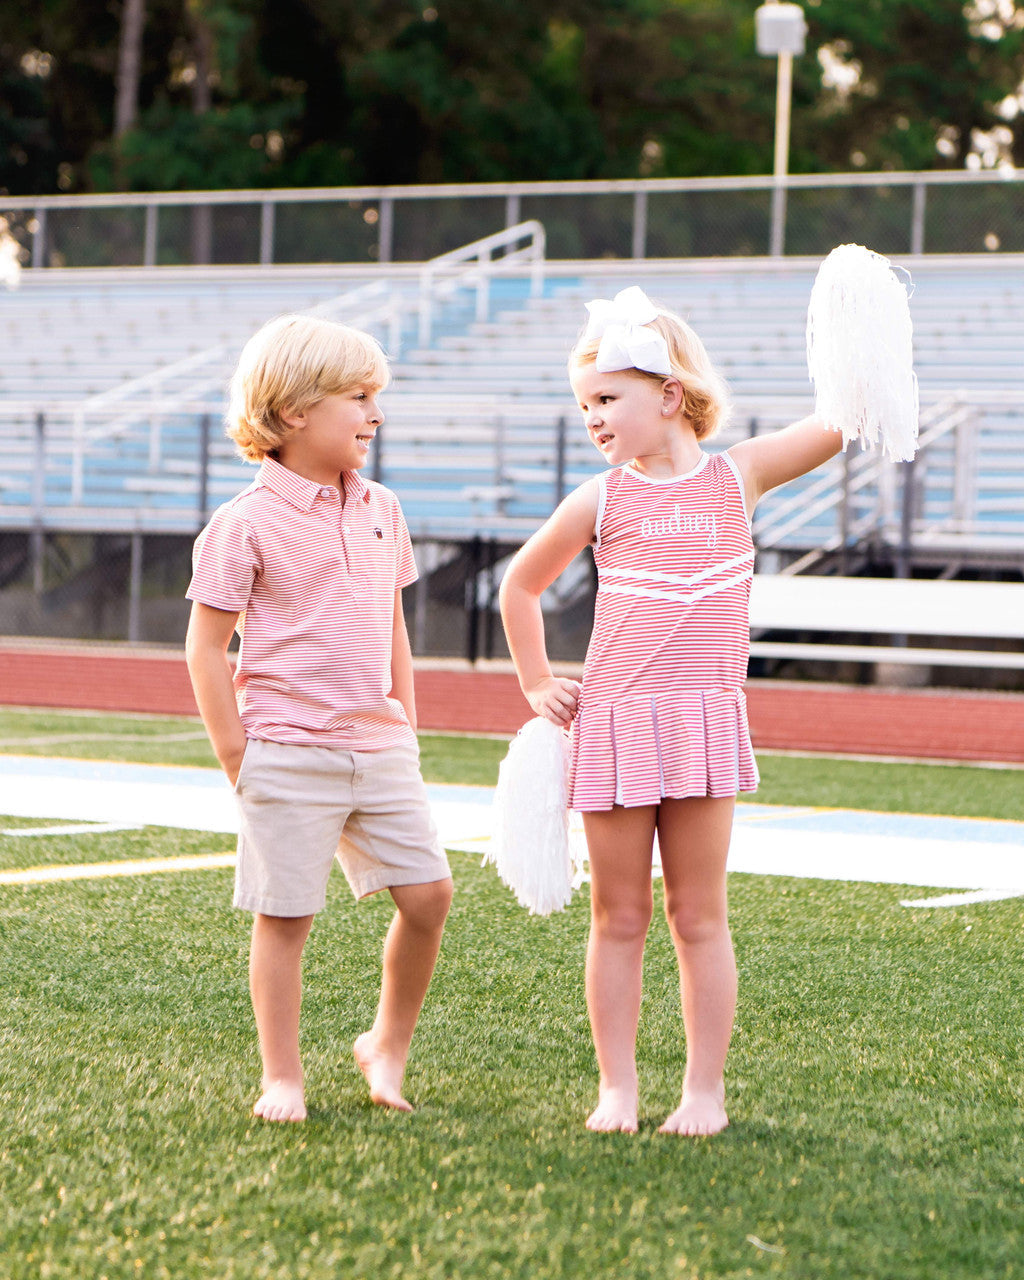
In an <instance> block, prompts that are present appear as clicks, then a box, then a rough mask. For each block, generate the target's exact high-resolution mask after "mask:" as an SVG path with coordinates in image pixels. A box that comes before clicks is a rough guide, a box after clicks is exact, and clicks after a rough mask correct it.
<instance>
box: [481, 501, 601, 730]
mask: <svg viewBox="0 0 1024 1280" xmlns="http://www.w3.org/2000/svg"><path fill="white" fill-rule="evenodd" d="M597 500H598V481H597V479H596V478H595V479H593V480H588V481H587V482H586V484H584V485H581V486H580V488H578V489H575V490H574V491H573V492H572V493H570V494H569V496H568V497H567V498H566V499H565V500H564V502H562V503H561V505H560V506H559V507H558V509H557V510H556V511H555V513H554V514H553V515H552V516H551V518H550V519H549V520H548V521H547V522H546V523H545V524H544V525H542V526H541V528H540V529H538V530H537V532H536V533H535V534H534V535H533V537H532V538H530V539H529V541H528V542H526V543H525V544H524V545H523V546H522V547H521V548H520V549H519V550H518V551H517V552H516V554H515V556H514V557H513V558H512V563H511V564H510V565H509V567H508V570H507V571H506V573H505V576H504V578H503V579H502V583H501V591H500V593H499V598H500V601H501V618H502V621H503V622H504V624H505V634H506V635H507V637H508V646H509V651H510V652H511V654H512V661H513V662H514V663H515V667H516V674H517V675H518V677H519V685H520V688H521V689H522V691H523V693H524V694H525V695H526V699H527V701H528V702H529V704H530V706H531V707H532V708H533V710H534V713H535V714H536V715H539V716H544V717H545V718H546V719H548V720H550V721H551V722H552V723H553V724H557V725H559V726H564V725H567V724H569V723H570V722H571V720H572V717H573V715H574V714H575V711H576V702H577V697H578V693H579V686H578V685H577V684H576V681H575V680H566V679H563V678H560V677H558V676H555V675H553V674H552V671H551V664H550V663H549V662H548V655H547V646H546V644H545V642H544V618H543V615H542V613H541V608H540V597H541V595H542V594H543V592H544V591H545V590H546V589H547V588H548V587H549V586H550V585H551V584H552V582H554V580H555V579H556V578H557V577H558V575H559V574H560V573H561V572H562V571H563V570H564V569H565V568H566V567H567V566H568V565H569V564H570V563H571V561H572V560H573V559H574V558H575V557H576V556H577V555H579V553H580V552H581V551H582V550H583V548H584V547H585V546H587V545H588V544H589V543H590V542H592V541H593V538H594V529H595V526H596V523H597Z"/></svg>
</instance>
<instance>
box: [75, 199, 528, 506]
mask: <svg viewBox="0 0 1024 1280" xmlns="http://www.w3.org/2000/svg"><path fill="white" fill-rule="evenodd" d="M522 241H526V243H525V245H523V246H522V247H521V248H518V249H514V250H511V251H508V250H509V246H511V245H519V244H520V242H522ZM499 250H506V252H505V254H504V256H502V257H500V258H492V256H491V255H492V254H493V253H495V252H497V251H499ZM544 251H545V236H544V228H543V226H542V225H541V224H540V223H539V222H537V221H533V220H531V221H527V222H523V223H519V224H517V225H516V226H514V227H507V228H506V229H505V230H504V231H499V232H496V233H495V234H494V235H490V236H485V237H483V239H480V240H474V241H472V242H471V243H470V244H467V245H463V246H461V247H460V248H458V249H453V250H451V251H449V252H448V253H444V254H441V255H440V256H438V257H437V258H432V259H431V260H430V261H429V262H427V263H425V264H424V266H423V267H422V269H421V270H420V272H419V277H418V289H417V294H416V296H415V297H414V298H405V297H402V296H401V295H399V294H396V293H395V292H394V291H393V289H392V288H391V286H390V285H389V284H388V282H387V281H373V282H371V283H369V284H365V285H359V286H357V287H356V288H355V289H349V290H347V291H346V292H345V293H343V294H340V295H338V296H337V297H335V298H329V299H327V301H325V302H321V303H319V304H318V305H317V306H315V307H312V308H310V309H309V311H308V314H310V315H317V316H322V317H325V318H330V317H333V316H336V315H344V316H345V318H346V320H347V321H348V322H349V323H352V324H356V325H359V326H360V327H363V328H369V327H371V326H373V325H376V324H381V325H386V326H387V330H388V346H389V350H390V354H391V355H392V356H393V357H394V356H397V355H398V354H399V352H400V349H401V336H402V328H403V323H404V320H405V318H406V317H407V316H410V315H412V314H415V315H417V316H418V320H419V340H420V343H421V345H424V346H425V345H427V344H429V342H430V337H431V333H432V329H433V315H434V309H435V306H436V304H437V302H439V301H440V300H442V299H444V298H448V297H450V296H451V295H452V294H453V293H454V292H455V291H456V290H458V289H460V288H468V287H473V288H475V289H476V317H477V319H478V320H481V319H484V318H486V315H487V309H488V306H489V298H490V281H491V279H492V278H493V277H494V276H496V275H501V274H505V273H508V272H509V271H511V270H513V269H517V268H519V267H520V266H521V265H522V264H523V263H527V264H529V268H530V293H531V296H534V297H536V296H537V295H538V294H539V293H540V292H541V290H542V289H543V284H544ZM378 299H380V301H377V300H378ZM374 304H376V305H374ZM232 354H233V352H232V348H231V347H230V345H229V344H227V343H218V344H217V345H216V346H213V347H209V348H207V349H205V350H204V351H201V352H197V353H194V354H193V355H190V356H185V357H183V358H182V359H180V360H176V361H174V362H173V363H172V364H169V365H165V366H163V367H162V368H159V369H154V370H150V371H149V372H148V373H145V374H142V375H140V376H139V377H137V378H133V379H131V380H130V381H128V382H125V383H122V384H120V385H119V386H117V387H111V388H108V389H107V390H105V391H101V392H98V393H97V394H96V395H94V396H90V397H88V398H87V399H85V400H83V401H82V402H81V403H80V404H79V405H78V406H77V408H76V409H75V411H74V424H73V428H72V431H73V436H74V446H73V456H72V469H71V492H72V500H73V501H74V502H80V501H81V498H82V491H83V484H84V466H85V454H86V451H87V450H88V448H89V446H90V444H92V443H94V442H96V441H99V440H105V439H109V438H110V437H111V436H115V435H118V434H120V433H121V432H123V431H124V430H126V429H127V428H128V427H129V426H130V425H131V424H132V423H133V422H134V421H137V415H138V412H139V410H138V409H135V410H133V408H132V403H131V402H132V401H133V400H138V399H139V398H141V397H146V398H147V403H146V405H145V410H144V411H145V412H146V413H147V414H148V416H149V420H150V456H151V461H152V462H153V465H155V464H156V460H157V457H158V455H159V434H160V421H161V417H162V415H163V414H164V413H165V412H167V411H168V410H177V408H178V407H179V406H178V404H177V402H176V400H175V401H172V402H170V403H168V402H167V399H166V398H162V397H166V396H168V395H169V394H170V393H169V392H168V390H167V389H168V388H169V387H171V386H172V384H173V383H174V382H175V380H177V379H179V378H181V377H182V376H184V375H186V374H187V375H189V395H190V396H191V397H195V396H196V394H197V393H202V392H203V391H212V390H214V388H218V389H222V381H223V371H224V365H225V362H226V361H227V359H228V358H229V357H230V356H231V355H232ZM202 370H206V371H208V374H209V376H208V377H207V378H206V381H205V382H203V381H200V382H199V383H198V385H197V382H196V375H197V373H198V372H199V371H202ZM113 406H124V408H123V409H122V411H121V412H120V413H115V415H114V416H112V417H111V416H109V411H110V409H111V407H113ZM97 413H99V414H102V415H103V419H102V421H100V422H97V423H96V424H95V425H93V426H89V425H88V421H87V420H88V418H89V417H90V415H94V414H97Z"/></svg>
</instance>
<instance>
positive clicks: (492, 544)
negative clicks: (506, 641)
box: [484, 538, 497, 658]
mask: <svg viewBox="0 0 1024 1280" xmlns="http://www.w3.org/2000/svg"><path fill="white" fill-rule="evenodd" d="M496 546H497V539H495V538H488V539H487V612H486V613H485V614H484V657H485V658H493V657H494V596H495V593H496V587H497V582H496V581H495V573H494V569H495V565H496V561H497V552H496V549H495V548H496Z"/></svg>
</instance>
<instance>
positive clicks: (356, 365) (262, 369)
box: [227, 315, 389, 462]
mask: <svg viewBox="0 0 1024 1280" xmlns="http://www.w3.org/2000/svg"><path fill="white" fill-rule="evenodd" d="M388 378H389V373H388V363H387V358H386V356H385V355H384V352H383V351H382V350H381V348H380V344H379V343H378V342H377V340H376V338H373V337H371V335H370V334H368V333H363V332H362V331H361V330H360V329H351V328H349V326H348V325H344V324H338V323H337V322H336V321H334V320H323V319H321V318H320V317H319V316H309V315H285V316H278V317H277V319H276V320H270V321H269V322H268V323H267V324H265V325H264V326H263V328H262V329H259V330H258V331H257V332H256V333H255V334H253V336H252V337H251V338H250V339H249V341H248V342H247V343H246V344H245V346H244V347H243V348H242V354H241V355H240V356H239V358H238V367H237V368H236V370H235V372H234V375H233V377H232V379H231V398H230V402H229V405H228V413H227V430H228V435H229V436H230V437H231V439H232V440H234V442H235V444H236V445H237V446H238V451H239V453H241V455H242V457H243V458H247V459H248V460H249V461H250V462H260V461H261V460H262V459H263V458H265V457H266V456H267V455H268V454H273V453H274V451H275V450H276V449H277V448H278V447H279V446H280V445H281V444H283V443H284V441H285V440H286V439H287V437H288V436H290V435H291V433H292V431H294V429H295V428H294V427H292V426H290V425H289V424H288V423H287V422H285V420H284V415H285V414H293V413H303V412H304V411H305V410H307V409H311V408H312V407H313V406H314V405H315V404H319V402H320V401H321V400H323V399H324V397H325V396H331V395H338V394H340V393H341V392H344V391H348V390H350V389H351V388H352V387H357V386H366V387H369V388H373V390H375V391H382V390H383V389H384V387H386V386H387V384H388Z"/></svg>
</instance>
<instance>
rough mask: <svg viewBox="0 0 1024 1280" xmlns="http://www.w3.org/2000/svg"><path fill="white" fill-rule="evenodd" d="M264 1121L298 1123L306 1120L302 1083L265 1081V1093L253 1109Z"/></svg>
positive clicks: (254, 1113)
mask: <svg viewBox="0 0 1024 1280" xmlns="http://www.w3.org/2000/svg"><path fill="white" fill-rule="evenodd" d="M252 1111H253V1115H257V1116H259V1117H260V1119H262V1120H279V1121H292V1122H296V1123H297V1122H298V1121H300V1120H305V1118H306V1097H305V1093H304V1091H303V1087H302V1081H301V1080H300V1081H299V1082H298V1083H296V1082H295V1081H294V1080H264V1081H263V1093H262V1095H261V1097H260V1098H259V1100H258V1101H257V1103H256V1105H255V1106H254V1107H253V1109H252Z"/></svg>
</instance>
